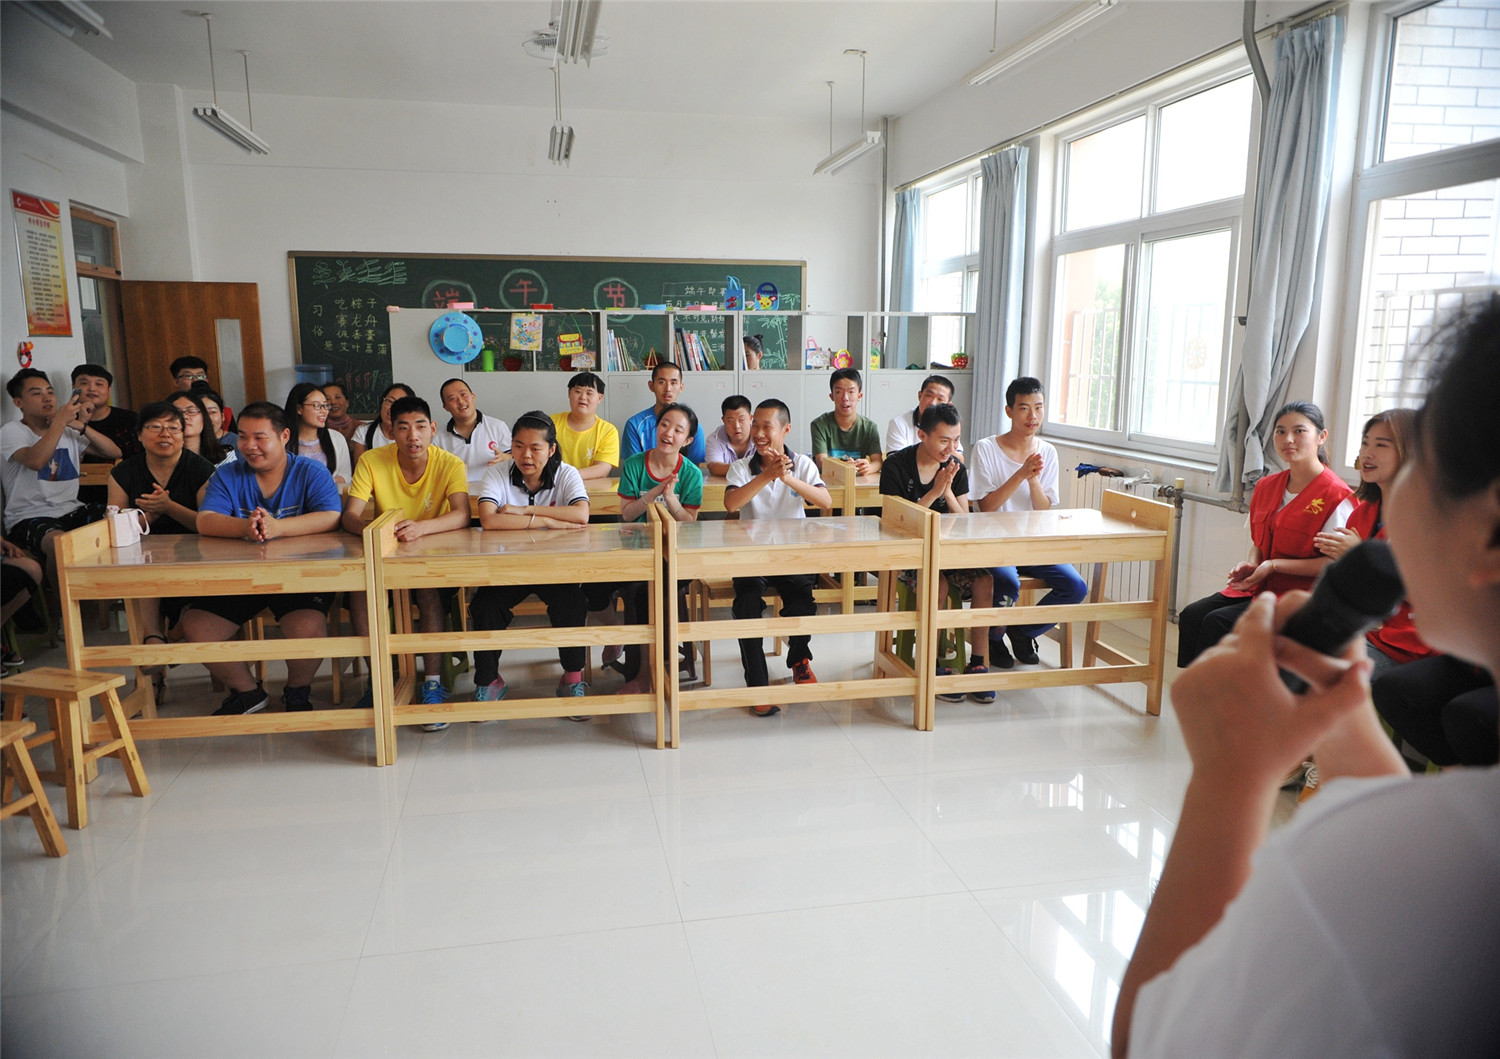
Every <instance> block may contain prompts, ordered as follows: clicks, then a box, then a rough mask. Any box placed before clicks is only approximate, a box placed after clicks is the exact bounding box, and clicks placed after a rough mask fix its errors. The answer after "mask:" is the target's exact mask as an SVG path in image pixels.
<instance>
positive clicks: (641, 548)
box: [370, 505, 676, 764]
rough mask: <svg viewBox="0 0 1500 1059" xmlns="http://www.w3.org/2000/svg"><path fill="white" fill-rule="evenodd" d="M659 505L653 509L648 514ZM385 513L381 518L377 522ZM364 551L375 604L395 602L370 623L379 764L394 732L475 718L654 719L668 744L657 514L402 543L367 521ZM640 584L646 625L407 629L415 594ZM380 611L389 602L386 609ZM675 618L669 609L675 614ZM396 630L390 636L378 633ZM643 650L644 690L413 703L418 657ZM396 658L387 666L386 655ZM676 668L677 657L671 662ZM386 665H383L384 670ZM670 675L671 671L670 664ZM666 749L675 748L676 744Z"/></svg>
mask: <svg viewBox="0 0 1500 1059" xmlns="http://www.w3.org/2000/svg"><path fill="white" fill-rule="evenodd" d="M655 506H656V505H652V507H653V508H654V507H655ZM383 519H384V516H382V520H383ZM372 526H373V532H374V537H375V539H374V540H372V542H371V546H370V554H371V556H372V560H373V561H372V563H371V570H372V576H373V583H374V588H373V591H374V595H373V597H372V598H374V599H377V600H380V601H386V600H387V595H386V590H388V589H389V590H393V591H394V592H396V593H397V595H398V598H397V601H396V603H395V610H394V613H393V614H386V615H385V616H384V617H383V619H382V620H380V621H378V622H376V624H377V625H378V626H379V628H380V629H381V630H382V632H381V634H380V635H379V636H378V639H380V641H381V643H380V645H377V655H379V659H378V660H377V662H376V664H375V666H374V669H375V673H374V675H373V678H374V680H375V681H376V684H375V686H376V689H377V690H376V694H375V707H376V711H375V712H376V714H377V716H378V722H377V723H378V726H379V727H381V728H383V729H384V732H385V741H384V745H385V749H386V756H385V759H384V761H383V762H382V763H383V764H393V763H394V762H395V760H396V739H395V727H396V725H398V724H427V723H429V722H434V721H481V720H491V719H504V718H515V717H567V716H570V715H573V714H577V713H579V712H586V713H589V714H616V713H649V714H653V715H655V718H656V745H657V746H658V747H662V746H665V745H666V741H667V732H668V725H667V719H666V709H667V705H666V695H665V691H664V687H663V681H662V679H661V677H660V666H661V661H660V659H661V656H662V650H661V643H660V636H661V628H662V626H661V615H660V611H661V588H660V586H661V577H662V564H663V557H662V531H661V521H660V513H654V514H653V515H652V516H651V520H650V521H647V522H631V523H615V524H609V525H590V526H588V527H586V528H584V529H581V530H478V529H462V530H452V531H450V532H447V533H436V534H433V535H432V536H430V537H423V538H421V539H420V540H416V541H412V542H410V543H402V542H400V541H397V540H396V539H395V536H394V534H393V533H392V527H393V526H394V521H390V522H384V521H381V520H377V522H376V523H374V524H372ZM613 581H645V582H647V583H649V584H650V585H651V586H652V587H651V590H650V591H649V592H648V593H647V595H648V598H649V599H650V613H649V614H648V616H647V621H646V623H645V624H643V625H595V626H588V627H581V628H576V629H554V628H552V627H550V626H546V627H542V628H536V627H523V628H516V627H515V626H514V625H513V626H511V628H509V629H504V630H499V629H491V630H471V631H468V632H441V633H421V632H413V631H412V629H411V607H410V606H409V605H406V603H405V602H404V599H402V598H401V597H405V596H406V595H407V592H408V591H409V590H410V589H414V588H469V587H478V586H482V585H536V584H589V583H595V582H613ZM382 605H385V606H389V604H388V603H383V604H382ZM674 613H675V610H674ZM387 629H394V631H393V632H389V633H387V632H385V631H384V630H387ZM604 644H641V645H643V646H645V647H646V648H647V659H646V660H644V661H643V664H646V665H650V666H652V667H653V668H652V673H653V675H654V676H655V681H654V684H653V687H654V688H655V690H654V691H652V692H651V693H650V694H642V695H598V696H590V697H588V698H587V699H584V700H582V701H580V700H579V699H573V698H566V699H564V698H556V697H554V696H552V695H551V694H550V691H549V694H548V695H547V696H546V697H541V698H537V697H532V698H519V697H515V696H509V697H507V698H505V699H502V700H500V701H498V702H478V701H472V700H471V701H457V700H454V701H449V702H446V703H443V704H442V705H440V706H424V705H422V704H420V703H414V702H412V698H413V693H414V691H415V689H416V659H415V656H416V655H418V654H421V653H423V652H426V651H473V650H495V649H505V650H509V649H514V648H524V647H543V648H557V647H573V646H580V647H584V646H586V647H594V646H602V645H604ZM392 654H394V655H397V656H399V657H398V660H397V667H396V669H395V670H392V669H391V667H390V665H389V663H388V660H387V659H388V656H389V655H392ZM671 657H672V658H673V660H674V662H675V659H676V654H675V652H674V653H673V654H672V656H671ZM382 663H383V664H382ZM673 669H674V671H675V669H676V666H675V665H674V666H673ZM672 745H674V746H675V745H676V742H675V739H674V740H673V743H672Z"/></svg>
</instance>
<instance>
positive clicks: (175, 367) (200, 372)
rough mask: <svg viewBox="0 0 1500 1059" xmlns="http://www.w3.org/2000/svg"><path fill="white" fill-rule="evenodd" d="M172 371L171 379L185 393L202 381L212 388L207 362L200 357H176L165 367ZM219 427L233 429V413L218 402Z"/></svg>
mask: <svg viewBox="0 0 1500 1059" xmlns="http://www.w3.org/2000/svg"><path fill="white" fill-rule="evenodd" d="M167 370H168V371H170V372H171V373H172V381H173V382H174V383H176V384H177V388H178V389H179V390H181V391H182V392H183V393H187V392H188V391H189V390H191V389H192V388H193V387H194V386H196V385H198V384H199V383H202V384H203V385H204V386H207V387H208V388H209V389H213V383H212V382H211V381H210V380H209V377H208V362H207V361H205V360H204V359H203V358H202V357H178V358H177V359H176V360H174V361H172V364H171V366H170V367H169V368H168V369H167ZM220 412H221V424H220V425H221V427H222V428H223V429H224V430H233V429H234V413H233V412H232V411H230V409H228V408H226V407H224V406H223V403H222V402H220Z"/></svg>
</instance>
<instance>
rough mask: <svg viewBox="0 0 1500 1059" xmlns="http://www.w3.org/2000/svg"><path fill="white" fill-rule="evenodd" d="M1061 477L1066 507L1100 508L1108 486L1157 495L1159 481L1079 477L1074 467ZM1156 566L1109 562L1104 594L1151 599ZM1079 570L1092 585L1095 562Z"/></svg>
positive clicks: (1121, 600)
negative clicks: (1070, 491) (1154, 567)
mask: <svg viewBox="0 0 1500 1059" xmlns="http://www.w3.org/2000/svg"><path fill="white" fill-rule="evenodd" d="M1133 473H1139V472H1133ZM1059 478H1061V479H1062V481H1061V483H1060V485H1061V491H1062V493H1063V496H1062V497H1061V499H1062V503H1063V506H1064V507H1086V508H1092V509H1093V510H1095V511H1098V510H1099V506H1100V498H1101V497H1102V496H1103V495H1104V490H1106V489H1113V490H1115V491H1117V492H1126V493H1130V494H1132V495H1134V496H1144V497H1148V498H1152V499H1154V498H1155V497H1156V487H1157V485H1159V484H1160V483H1159V482H1158V481H1156V480H1155V479H1151V478H1148V479H1139V478H1135V477H1127V478H1105V477H1102V476H1101V475H1097V474H1089V475H1085V476H1083V477H1082V478H1080V477H1078V473H1077V472H1076V471H1074V470H1073V469H1072V468H1068V469H1067V470H1064V471H1062V473H1061V474H1060V475H1059ZM1069 489H1071V490H1072V493H1071V495H1069V494H1068V490H1069ZM1153 566H1154V564H1152V563H1149V562H1142V563H1110V565H1109V573H1108V575H1107V576H1106V577H1105V579H1104V598H1105V599H1106V600H1108V601H1110V602H1114V603H1124V602H1130V601H1133V600H1141V599H1150V598H1151V591H1152V580H1151V578H1152V576H1153V573H1154V571H1153ZM1078 572H1079V573H1080V574H1082V575H1083V579H1084V580H1085V581H1087V582H1088V583H1089V584H1090V585H1092V584H1093V583H1094V571H1093V565H1092V564H1079V567H1078Z"/></svg>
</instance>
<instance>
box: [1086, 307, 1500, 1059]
mask: <svg viewBox="0 0 1500 1059" xmlns="http://www.w3.org/2000/svg"><path fill="white" fill-rule="evenodd" d="M1439 341H1440V342H1441V345H1442V347H1443V353H1444V356H1443V357H1442V359H1441V361H1440V362H1439V364H1440V366H1439V367H1438V369H1437V372H1436V374H1437V378H1436V381H1435V385H1433V386H1432V388H1431V390H1430V391H1429V393H1428V398H1427V404H1426V406H1425V408H1424V409H1423V411H1422V412H1421V413H1420V415H1419V417H1418V437H1417V445H1416V451H1415V453H1414V455H1413V458H1412V460H1411V462H1410V463H1409V464H1408V466H1407V469H1406V470H1404V471H1403V472H1402V474H1401V475H1400V477H1398V478H1397V480H1396V482H1395V484H1394V486H1393V488H1392V489H1391V491H1390V495H1389V498H1388V507H1389V511H1388V512H1387V515H1386V525H1387V527H1388V531H1389V536H1390V543H1391V548H1392V549H1393V550H1394V552H1395V558H1396V562H1397V565H1398V566H1399V567H1400V570H1401V575H1402V578H1403V580H1404V581H1405V583H1406V587H1407V591H1408V592H1409V594H1410V598H1411V603H1412V614H1413V615H1414V616H1415V618H1416V623H1417V629H1418V631H1419V632H1420V633H1421V635H1422V639H1423V640H1424V641H1426V642H1427V643H1428V644H1430V645H1431V646H1432V647H1433V648H1434V649H1435V650H1438V651H1445V652H1449V653H1451V654H1453V655H1456V656H1458V657H1460V658H1463V659H1464V660H1465V661H1467V662H1471V663H1473V664H1475V665H1478V666H1481V667H1483V668H1484V669H1486V670H1488V671H1489V672H1490V673H1491V674H1493V673H1495V672H1496V671H1497V670H1500V446H1496V445H1495V437H1494V410H1495V408H1496V407H1497V405H1500V355H1497V351H1500V303H1497V302H1496V301H1494V300H1493V299H1492V300H1491V301H1490V303H1489V305H1488V307H1486V308H1484V309H1482V310H1477V311H1472V312H1470V313H1469V314H1468V315H1467V316H1466V317H1465V318H1464V320H1463V323H1462V325H1461V327H1460V329H1459V330H1458V331H1457V333H1456V334H1454V333H1453V332H1452V331H1451V330H1447V329H1445V330H1444V331H1443V332H1440V339H1439ZM1303 602H1304V597H1303V596H1301V595H1300V594H1294V595H1289V596H1285V597H1283V598H1281V599H1280V600H1273V599H1272V598H1271V597H1270V595H1269V593H1263V594H1261V595H1259V596H1257V597H1256V599H1255V601H1254V602H1253V603H1252V604H1251V605H1250V607H1249V609H1247V610H1246V611H1245V613H1244V614H1243V616H1242V617H1241V618H1240V620H1239V623H1238V624H1237V625H1236V626H1235V629H1234V633H1233V635H1232V636H1229V637H1227V638H1226V639H1224V640H1222V641H1220V643H1219V644H1218V646H1216V647H1215V648H1213V649H1212V650H1211V651H1208V652H1205V653H1204V654H1203V655H1202V656H1201V657H1200V658H1199V659H1198V661H1197V663H1196V664H1194V665H1193V666H1192V667H1191V668H1189V669H1188V670H1187V672H1185V673H1183V674H1181V675H1180V676H1179V677H1178V678H1177V680H1176V681H1175V682H1174V683H1173V685H1172V689H1171V694H1172V706H1173V709H1174V711H1175V712H1176V714H1177V716H1178V718H1179V719H1180V721H1181V724H1182V737H1183V740H1184V742H1185V743H1186V744H1187V749H1188V752H1189V753H1190V754H1191V755H1192V759H1193V773H1192V779H1191V780H1190V781H1189V783H1188V787H1187V793H1186V796H1185V798H1184V801H1183V804H1182V812H1181V816H1180V817H1179V820H1178V823H1177V828H1176V834H1175V836H1174V837H1173V839H1172V848H1171V851H1170V852H1169V853H1168V855H1167V859H1166V864H1165V866H1164V868H1163V870H1162V873H1161V879H1160V882H1159V883H1158V885H1157V886H1156V887H1155V891H1154V894H1153V896H1152V900H1151V906H1150V909H1149V911H1148V912H1147V914H1146V920H1145V925H1144V927H1143V928H1142V930H1141V934H1140V940H1139V942H1138V943H1137V945H1136V949H1135V955H1134V956H1133V957H1132V958H1131V961H1130V966H1129V969H1128V970H1127V971H1126V974H1125V977H1124V980H1123V981H1122V982H1121V984H1120V993H1119V1001H1118V1003H1117V1005H1116V1007H1115V1019H1114V1029H1113V1032H1112V1033H1111V1040H1112V1044H1113V1048H1114V1054H1115V1055H1116V1056H1125V1055H1126V1054H1129V1055H1134V1056H1139V1057H1141V1059H1146V1057H1148V1056H1177V1055H1183V1056H1199V1055H1218V1054H1232V1055H1235V1056H1289V1055H1296V1056H1312V1055H1317V1056H1324V1055H1337V1056H1418V1055H1421V1056H1429V1055H1430V1056H1478V1055H1490V1056H1492V1055H1494V1054H1495V1050H1496V1043H1497V1042H1500V1005H1497V1004H1496V1003H1495V998H1496V997H1497V996H1500V959H1497V944H1500V891H1497V887H1496V880H1497V879H1500V768H1494V767H1490V768H1483V769H1457V770H1452V771H1449V772H1445V773H1443V774H1442V775H1435V776H1415V777H1413V776H1411V775H1409V774H1408V772H1407V770H1406V767H1405V766H1404V765H1403V764H1402V762H1401V759H1400V756H1399V755H1398V754H1397V753H1396V752H1395V750H1394V748H1392V746H1391V743H1390V740H1388V739H1387V738H1386V737H1385V733H1384V732H1383V731H1382V730H1381V728H1380V725H1379V723H1378V720H1377V718H1376V715H1375V711H1374V710H1373V709H1371V707H1370V698H1369V689H1368V683H1367V680H1368V674H1369V671H1370V662H1369V659H1368V658H1367V657H1365V653H1364V648H1363V646H1362V645H1359V644H1356V645H1354V646H1353V647H1352V648H1351V649H1350V650H1349V651H1347V652H1345V653H1344V654H1343V655H1342V656H1341V657H1338V658H1329V657H1327V656H1324V655H1321V654H1318V653H1316V652H1314V651H1311V650H1309V649H1307V648H1305V647H1302V646H1300V645H1298V644H1295V643H1292V642H1291V641H1288V640H1282V639H1279V638H1278V637H1276V635H1275V633H1276V632H1277V631H1278V630H1280V629H1281V627H1282V626H1283V625H1284V623H1285V622H1286V620H1287V618H1288V617H1289V616H1290V615H1291V614H1292V613H1293V612H1295V611H1296V610H1297V609H1298V608H1299V607H1301V606H1302V604H1303ZM1423 664H1424V663H1423V662H1414V663H1412V665H1414V666H1415V665H1423ZM1279 667H1284V668H1286V669H1289V670H1291V671H1293V672H1295V673H1296V674H1298V675H1299V676H1301V677H1302V678H1303V679H1304V680H1306V681H1308V682H1309V683H1310V685H1311V687H1310V688H1309V690H1308V691H1307V693H1306V694H1303V695H1293V694H1291V693H1290V692H1289V691H1288V690H1287V688H1286V687H1285V685H1284V684H1283V683H1282V681H1281V678H1280V676H1279V675H1278V672H1277V670H1278V668H1279ZM1398 672H1399V670H1398ZM1492 723H1493V722H1492ZM1491 731H1492V733H1493V732H1495V729H1493V728H1492V729H1491ZM1309 751H1311V752H1312V753H1313V754H1314V755H1315V756H1316V757H1317V760H1318V764H1319V767H1320V768H1321V769H1322V770H1323V772H1324V777H1323V781H1324V784H1325V785H1326V786H1327V794H1326V795H1325V796H1324V797H1322V798H1319V799H1317V800H1315V801H1313V802H1311V803H1309V804H1308V805H1307V806H1306V807H1305V808H1303V809H1300V810H1298V812H1297V814H1296V817H1295V819H1293V820H1292V821H1291V822H1290V823H1288V824H1286V825H1284V826H1282V827H1278V828H1275V829H1274V830H1272V829H1271V827H1270V820H1271V816H1272V808H1273V806H1274V804H1275V801H1276V796H1277V788H1278V786H1279V785H1280V783H1281V777H1282V776H1283V775H1284V774H1285V772H1286V769H1287V767H1288V766H1289V765H1291V764H1292V763H1293V762H1296V761H1301V760H1302V759H1303V758H1304V757H1305V756H1306V755H1307V754H1308V753H1309ZM1339 777H1342V778H1339Z"/></svg>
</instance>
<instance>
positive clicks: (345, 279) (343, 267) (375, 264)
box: [312, 258, 406, 287]
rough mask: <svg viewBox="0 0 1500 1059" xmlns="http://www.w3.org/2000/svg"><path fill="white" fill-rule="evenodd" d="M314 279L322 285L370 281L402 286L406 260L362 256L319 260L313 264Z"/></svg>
mask: <svg viewBox="0 0 1500 1059" xmlns="http://www.w3.org/2000/svg"><path fill="white" fill-rule="evenodd" d="M312 281H313V283H315V284H317V285H318V286H320V287H329V286H332V285H333V284H335V283H368V284H370V285H372V286H376V287H401V286H405V285H406V262H405V261H386V260H382V259H380V258H360V259H359V260H355V261H347V260H344V259H343V258H337V259H335V260H333V261H318V262H316V263H315V264H314V265H313V269H312Z"/></svg>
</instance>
